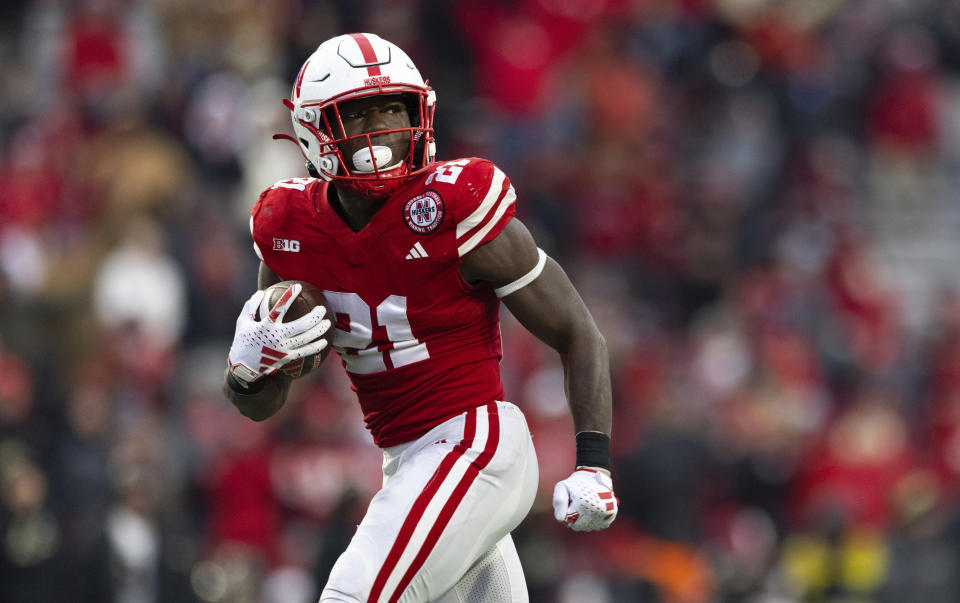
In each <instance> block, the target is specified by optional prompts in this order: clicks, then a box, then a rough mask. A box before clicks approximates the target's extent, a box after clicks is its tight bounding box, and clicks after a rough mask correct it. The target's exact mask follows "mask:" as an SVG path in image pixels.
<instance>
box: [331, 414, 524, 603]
mask: <svg viewBox="0 0 960 603" xmlns="http://www.w3.org/2000/svg"><path fill="white" fill-rule="evenodd" d="M491 411H492V412H491ZM471 412H475V415H474V416H473V421H472V424H471V421H469V420H468V421H463V422H462V424H460V425H454V428H453V430H452V431H451V433H443V432H442V430H441V431H440V432H437V431H436V430H434V431H431V433H429V434H427V436H425V437H424V440H425V442H423V443H422V445H419V446H416V447H412V448H411V449H408V450H407V451H406V452H404V453H403V455H402V456H401V459H400V463H399V466H398V468H397V470H396V473H394V474H393V475H391V476H390V477H389V479H388V480H386V484H385V486H384V488H383V489H382V490H381V491H380V492H378V493H377V495H376V496H375V497H374V498H373V500H372V501H371V503H370V507H369V508H368V510H367V514H366V516H365V517H364V519H363V522H362V523H361V524H360V526H359V528H358V529H357V533H356V534H355V535H354V538H353V540H352V541H351V543H350V545H349V547H348V548H347V550H346V551H345V552H344V554H343V555H342V556H341V557H340V559H338V561H337V563H336V565H335V566H334V569H333V571H332V573H331V576H330V580H329V582H328V584H327V587H326V588H325V589H324V593H323V597H322V598H321V601H324V602H325V601H367V600H368V599H370V596H371V592H373V594H374V596H375V597H376V599H377V600H391V599H393V598H394V597H399V600H400V601H429V600H431V599H433V598H436V597H438V596H440V594H442V593H443V592H445V591H447V590H449V588H451V587H452V586H453V584H454V583H456V581H457V580H458V579H459V578H460V576H461V575H463V573H464V572H466V571H467V569H469V567H470V566H471V565H472V564H473V563H474V562H475V561H476V560H477V559H479V558H480V557H481V556H482V555H483V554H484V553H486V552H487V551H488V550H490V549H491V548H492V547H493V546H494V545H495V544H496V543H497V542H498V541H499V540H500V539H501V538H503V536H505V535H506V534H507V533H509V531H510V530H511V529H513V527H515V526H516V525H517V524H518V523H519V522H520V520H522V518H523V517H524V516H525V515H526V512H527V511H528V510H529V508H530V505H531V504H532V501H533V495H534V493H535V491H536V485H537V470H536V457H535V453H533V445H532V442H531V441H530V436H529V430H528V429H527V426H526V422H525V421H524V420H523V416H522V413H520V412H519V410H518V409H516V407H515V406H513V405H504V404H503V403H501V405H497V406H496V407H494V408H491V407H489V406H488V407H485V408H483V407H482V408H481V409H478V410H477V411H471ZM468 418H469V413H468ZM434 438H436V441H434ZM408 453H409V454H408Z"/></svg>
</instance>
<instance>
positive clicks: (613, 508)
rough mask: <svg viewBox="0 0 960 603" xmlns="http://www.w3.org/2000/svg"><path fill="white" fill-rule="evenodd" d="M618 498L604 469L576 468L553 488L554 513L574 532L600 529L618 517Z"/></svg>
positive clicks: (557, 518) (558, 519)
mask: <svg viewBox="0 0 960 603" xmlns="http://www.w3.org/2000/svg"><path fill="white" fill-rule="evenodd" d="M619 506H620V501H619V500H617V497H616V496H615V495H614V494H613V480H611V479H610V476H609V475H607V474H606V473H605V472H603V471H598V470H596V469H587V468H583V467H582V468H579V469H577V470H576V471H574V472H573V474H572V475H571V476H570V477H568V478H567V479H565V480H563V481H562V482H557V485H556V486H555V487H554V488H553V516H554V517H555V518H556V520H557V521H559V522H561V523H563V524H565V525H566V526H567V527H568V528H570V529H571V530H574V531H577V532H592V531H594V530H602V529H604V528H606V527H607V526H609V525H610V524H611V523H613V520H614V519H616V517H617V509H618V507H619Z"/></svg>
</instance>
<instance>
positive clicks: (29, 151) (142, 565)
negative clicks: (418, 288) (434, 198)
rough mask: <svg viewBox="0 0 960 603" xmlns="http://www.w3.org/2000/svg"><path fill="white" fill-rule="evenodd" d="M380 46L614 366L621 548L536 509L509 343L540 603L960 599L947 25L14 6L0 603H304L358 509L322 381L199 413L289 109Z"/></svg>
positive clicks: (725, 9)
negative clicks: (507, 207)
mask: <svg viewBox="0 0 960 603" xmlns="http://www.w3.org/2000/svg"><path fill="white" fill-rule="evenodd" d="M349 31H371V32H376V33H379V34H381V35H383V36H384V37H386V38H387V39H390V40H392V41H394V42H395V43H397V44H399V45H400V46H401V47H403V48H404V49H406V50H407V51H408V52H409V53H410V54H411V56H412V57H414V59H415V61H416V62H417V64H418V66H419V67H420V69H421V71H422V72H423V74H424V75H425V76H427V77H429V79H430V80H431V82H432V84H433V85H434V87H435V88H436V89H437V91H438V95H439V105H438V107H439V108H438V111H437V116H438V119H437V128H438V131H437V139H438V141H439V152H440V155H441V157H442V158H447V159H449V158H454V157H457V156H470V155H480V156H485V157H488V158H490V159H492V160H494V161H496V162H497V163H498V164H499V165H500V166H501V167H502V168H503V169H504V170H505V171H506V172H507V173H508V174H509V175H510V176H511V178H512V179H513V181H514V183H515V185H516V188H517V191H518V194H519V203H518V210H519V213H520V215H521V217H522V219H523V220H524V221H525V223H526V224H528V225H529V226H530V227H531V228H532V229H533V230H534V232H535V234H536V236H537V238H538V241H539V242H540V244H541V246H543V247H544V248H545V249H546V250H547V251H548V252H549V253H550V254H551V255H552V256H553V257H555V258H556V259H558V260H559V261H560V262H561V263H562V264H563V265H564V266H565V267H566V268H567V269H568V271H569V273H570V275H571V277H572V278H573V280H574V282H575V283H576V284H577V285H578V286H579V289H580V291H581V292H582V293H583V295H584V297H585V298H586V300H587V303H588V305H589V306H590V307H591V308H592V310H593V312H594V315H595V316H596V318H597V320H598V322H599V324H600V327H601V329H602V331H603V332H604V333H605V335H606V337H607V339H608V343H609V347H610V351H611V361H612V368H613V379H614V393H615V409H616V411H615V426H614V439H613V442H614V448H615V449H614V453H615V457H616V470H615V479H616V484H617V490H618V494H619V495H620V498H621V502H622V508H621V514H620V517H619V519H618V520H617V523H616V524H615V525H614V528H613V529H611V530H608V531H606V532H604V533H599V534H589V535H579V534H573V533H570V532H568V531H566V530H563V529H561V528H559V527H558V526H557V525H556V524H555V523H554V521H553V519H552V517H551V513H550V509H549V492H550V489H551V488H552V485H553V483H554V482H555V481H556V479H558V478H562V477H564V476H565V475H566V473H567V472H568V470H569V468H570V466H571V464H572V460H573V459H572V453H573V450H572V433H571V431H572V426H571V423H570V420H569V418H568V415H567V412H566V410H565V407H564V401H563V395H562V379H561V370H560V367H559V363H558V359H557V358H556V356H555V354H554V353H553V352H551V351H550V350H548V349H547V348H546V347H545V346H543V345H541V344H539V343H537V342H536V341H535V340H533V339H532V338H531V337H530V336H529V335H527V334H525V333H524V332H522V329H520V328H518V326H517V325H516V323H515V322H513V320H512V319H510V318H509V317H505V320H504V325H503V330H504V333H503V339H504V346H505V361H504V363H503V372H504V379H505V385H506V390H507V392H508V397H509V398H510V399H511V400H514V401H516V402H517V403H519V404H520V406H521V407H522V408H524V409H525V411H526V412H527V413H528V417H529V418H530V422H531V425H532V428H533V432H534V438H535V442H536V445H537V449H538V454H539V456H540V461H541V464H542V478H541V496H540V497H539V499H538V501H537V503H536V506H535V508H534V510H533V512H532V513H531V515H530V516H529V518H528V519H527V520H526V522H525V523H524V524H523V525H522V526H521V528H520V529H519V530H518V531H517V533H516V540H517V543H518V546H519V550H520V553H521V556H522V558H523V561H524V564H525V567H526V572H527V579H528V582H529V587H530V591H531V600H532V601H534V602H547V601H560V602H611V603H614V602H653V601H662V602H676V603H697V602H708V601H722V602H744V603H751V602H752V603H776V602H787V601H799V600H808V601H821V602H826V601H830V602H840V601H844V602H849V601H857V602H910V601H924V602H925V603H939V602H948V601H950V602H953V601H957V600H960V519H958V510H960V507H958V494H960V488H958V479H957V476H958V472H960V339H958V334H960V295H958V292H960V289H958V285H960V270H957V265H958V260H960V237H958V236H957V235H958V233H960V198H958V193H957V185H958V176H960V135H958V134H960V78H958V67H960V7H958V5H957V4H956V3H953V2H949V1H946V0H945V1H942V2H941V1H935V0H850V1H846V2H844V1H839V0H778V1H774V0H683V1H680V0H677V1H670V0H549V1H548V0H521V1H518V2H505V1H496V0H483V1H478V2H466V1H461V2H444V1H441V0H422V1H417V0H404V1H398V2H386V1H382V2H377V1H372V0H367V1H360V2H347V1H329V2H307V1H305V0H304V1H300V0H276V1H273V2H256V1H254V0H229V1H226V2H193V1H191V0H155V1H146V0H143V1H135V0H128V1H123V0H77V1H74V2H66V1H58V0H34V1H28V2H6V3H3V5H2V7H0V91H2V93H0V153H2V154H0V601H4V602H10V603H19V602H21V601H29V602H31V603H44V602H47V601H63V600H69V601H76V602H91V603H93V602H96V603H103V602H109V601H117V602H119V603H152V602H164V603H166V602H172V601H177V602H180V601H209V602H238V603H239V602H247V601H249V602H254V601H264V602H281V601H282V602H290V603H298V602H301V601H302V602H307V601H314V600H315V597H316V589H317V586H318V585H319V584H322V582H323V579H324V576H325V575H326V573H327V572H328V571H329V567H330V565H331V563H332V561H333V559H334V558H335V556H336V554H337V552H338V551H339V550H340V549H341V548H342V547H343V545H344V543H345V540H346V539H347V538H349V535H350V532H351V529H352V528H351V525H352V524H353V523H355V522H356V521H357V519H358V517H360V516H361V514H362V512H363V507H364V503H365V501H366V499H367V498H368V497H369V495H370V494H371V493H372V492H373V491H374V490H375V489H376V488H377V485H378V472H379V455H378V453H377V452H376V450H375V449H374V448H373V446H372V445H371V444H370V441H369V438H368V436H367V434H366V433H365V432H364V431H363V428H362V425H361V420H360V416H359V413H358V411H357V409H356V407H355V402H354V401H353V399H352V395H351V394H350V392H349V391H348V388H347V386H346V383H345V377H344V376H343V374H342V371H341V370H340V369H339V367H338V366H336V364H337V363H336V362H331V363H328V365H326V366H325V369H324V370H323V371H322V372H321V374H318V375H314V376H313V377H312V378H311V379H310V381H309V384H308V383H303V384H301V385H300V386H298V387H296V388H295V389H294V391H293V393H292V395H291V398H290V400H289V402H288V403H287V406H286V408H285V409H284V410H283V411H282V412H281V413H280V414H279V416H277V417H275V418H273V419H272V420H270V421H267V422H265V423H262V424H256V423H253V422H250V421H247V420H245V419H243V418H242V417H241V416H240V415H239V413H237V412H236V411H235V410H234V409H233V408H232V407H230V405H229V404H228V403H227V401H226V400H224V399H223V398H222V396H221V395H220V393H219V391H218V388H219V383H220V378H221V374H222V369H223V366H224V357H225V354H226V350H227V347H228V345H229V340H230V337H231V333H232V331H233V323H234V320H235V317H236V313H237V312H238V310H239V308H240V307H241V305H242V302H243V301H244V300H245V299H246V297H247V296H248V295H249V294H250V292H251V291H252V290H253V289H254V287H255V273H256V263H255V257H254V254H253V252H252V249H251V246H250V240H249V235H248V232H247V212H248V210H249V208H250V206H251V205H252V203H253V201H254V200H255V199H256V197H257V194H258V192H259V191H260V190H261V189H263V188H265V187H266V186H269V185H270V184H272V183H273V182H274V181H276V180H279V179H282V178H287V177H294V176H302V175H304V174H303V168H302V163H301V161H300V160H299V156H298V154H297V153H296V150H295V149H294V148H293V146H292V145H287V144H286V143H277V142H272V141H271V140H270V135H271V134H273V133H274V132H276V131H287V130H288V129H289V127H290V126H289V121H288V118H287V115H286V111H285V110H284V109H283V107H282V106H281V104H280V102H279V101H280V98H281V97H282V96H285V95H286V94H287V93H288V90H289V83H290V81H291V80H292V78H293V77H294V75H295V73H296V71H297V69H298V67H299V65H300V63H301V61H303V60H304V59H305V58H306V57H307V56H308V55H309V53H310V52H311V51H312V49H313V48H314V47H315V46H316V45H317V44H318V43H319V42H320V41H322V40H324V39H326V38H327V37H329V36H331V35H335V34H339V33H343V32H349Z"/></svg>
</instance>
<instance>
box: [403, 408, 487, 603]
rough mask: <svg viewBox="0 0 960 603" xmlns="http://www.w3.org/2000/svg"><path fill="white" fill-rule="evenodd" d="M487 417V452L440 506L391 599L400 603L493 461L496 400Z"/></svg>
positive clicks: (483, 453)
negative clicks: (461, 503)
mask: <svg viewBox="0 0 960 603" xmlns="http://www.w3.org/2000/svg"><path fill="white" fill-rule="evenodd" d="M487 419H488V420H489V421H490V427H489V430H488V432H487V445H486V446H484V448H483V452H481V453H480V455H479V456H478V457H477V459H476V460H475V461H473V462H472V463H470V466H469V467H467V471H466V473H464V475H463V477H462V478H461V479H460V483H459V484H457V487H456V488H454V489H453V493H452V494H451V495H450V498H449V499H448V500H447V503H446V504H445V505H443V509H441V510H440V514H439V515H438V516H437V521H436V523H434V524H433V527H432V528H430V532H429V533H427V538H426V540H424V542H423V546H422V547H420V551H419V552H418V553H417V556H416V557H414V558H413V561H412V562H411V563H410V567H409V568H408V569H407V572H406V573H405V574H404V575H403V578H401V580H400V583H399V584H397V589H396V590H395V591H393V595H391V597H390V603H396V602H397V601H398V600H399V599H400V595H402V594H403V591H404V590H405V589H406V588H407V586H408V585H409V584H410V581H411V580H413V577H414V576H416V575H417V572H418V571H420V568H421V567H423V564H424V562H425V561H426V560H427V557H428V556H429V555H430V552H431V551H433V547H434V546H436V544H437V541H438V540H440V535H441V534H442V533H443V529H444V528H445V527H447V524H448V523H449V522H450V518H451V517H453V513H454V511H456V510H457V507H459V506H460V501H462V500H463V497H464V496H466V494H467V490H469V489H470V485H471V484H473V480H475V479H476V478H477V475H479V473H480V470H481V469H483V468H484V467H486V466H487V463H489V462H490V459H491V458H493V454H494V453H495V452H496V451H497V445H498V444H499V442H500V417H499V416H498V415H497V403H496V402H490V403H489V404H487Z"/></svg>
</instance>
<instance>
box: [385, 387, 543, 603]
mask: <svg viewBox="0 0 960 603" xmlns="http://www.w3.org/2000/svg"><path fill="white" fill-rule="evenodd" d="M498 411H499V417H498V419H499V422H498V423H499V425H498V427H499V429H500V430H501V431H500V433H499V435H498V437H499V442H498V446H497V450H496V453H495V454H494V455H493V456H492V457H491V458H490V459H489V462H488V464H487V465H486V466H485V468H484V469H483V470H481V471H480V472H479V473H478V474H477V475H476V478H475V479H474V481H473V483H472V484H471V485H470V487H469V488H467V489H465V490H464V492H463V495H462V497H461V498H459V500H457V496H458V495H457V494H454V496H453V497H452V498H451V501H452V500H457V504H456V506H455V507H448V508H449V509H450V519H449V521H448V522H447V524H446V526H445V527H444V529H443V531H442V533H440V534H439V536H438V538H437V541H436V543H435V544H433V545H432V549H431V550H430V551H429V554H428V555H427V556H426V557H425V558H424V562H423V564H422V566H421V567H419V569H418V571H417V573H416V574H415V575H414V576H413V577H412V578H411V580H410V582H409V584H408V585H406V587H405V589H404V592H403V596H402V597H401V598H400V599H399V600H400V601H401V603H405V602H407V601H410V602H413V601H432V600H434V599H437V598H438V597H440V595H441V594H442V593H445V592H447V591H448V590H449V589H450V588H452V587H453V586H454V584H456V583H457V581H459V580H460V579H461V577H462V576H463V575H464V574H465V573H467V572H468V570H470V568H471V567H472V566H473V565H474V564H475V563H476V561H477V560H478V559H480V558H481V557H483V556H484V555H485V554H487V553H488V552H489V551H491V550H492V549H494V548H495V547H496V546H497V544H498V542H500V541H502V540H503V538H504V537H505V536H506V537H508V536H509V533H510V531H511V530H513V529H514V528H515V527H516V526H517V525H518V524H519V523H520V522H521V521H522V520H523V518H524V517H525V516H526V514H527V512H528V511H529V510H530V506H531V505H532V504H533V498H534V496H535V494H536V489H537V481H538V470H537V461H536V454H535V452H534V451H533V442H532V441H531V440H530V433H529V429H528V428H527V424H526V421H525V420H524V418H523V414H522V413H521V412H520V411H519V409H517V407H516V406H514V405H512V404H508V403H502V402H501V403H499V405H498ZM511 544H512V541H511ZM516 569H517V571H520V568H519V561H518V562H517V568H516ZM521 576H522V572H521ZM510 600H511V599H506V600H505V601H510ZM492 601H499V600H498V599H492Z"/></svg>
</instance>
